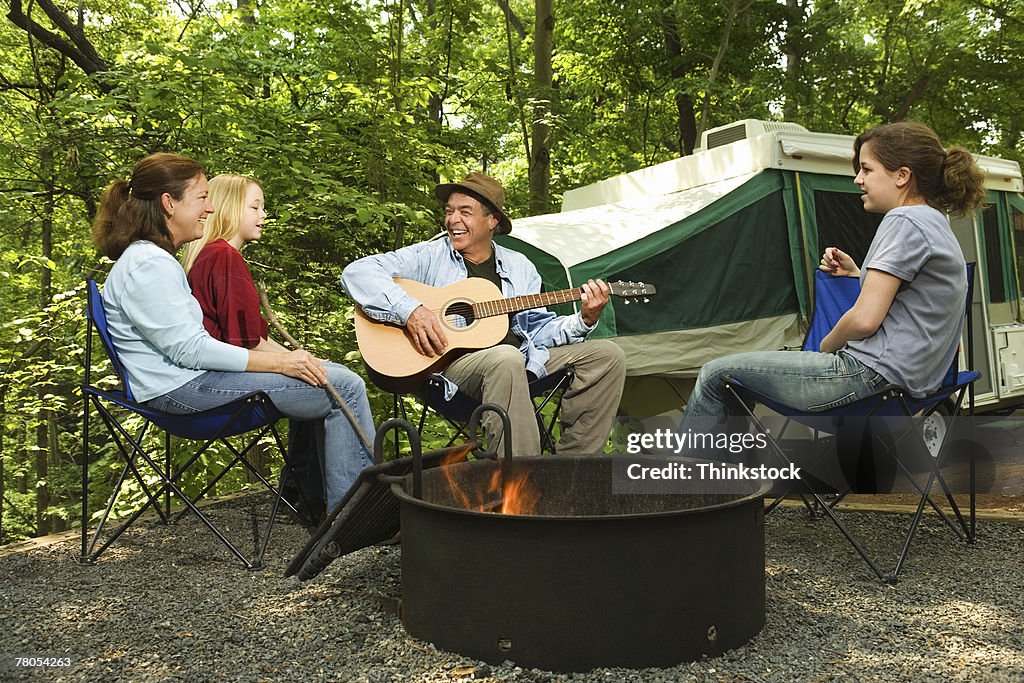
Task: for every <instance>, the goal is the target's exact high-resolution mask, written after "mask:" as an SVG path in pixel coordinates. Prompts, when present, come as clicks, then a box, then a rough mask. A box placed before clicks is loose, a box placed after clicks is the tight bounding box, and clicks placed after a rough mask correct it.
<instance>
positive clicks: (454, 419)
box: [394, 364, 576, 455]
mask: <svg viewBox="0 0 1024 683" xmlns="http://www.w3.org/2000/svg"><path fill="white" fill-rule="evenodd" d="M575 377H576V368H575V367H574V366H573V365H571V364H569V365H565V366H563V367H561V368H559V369H558V370H556V371H554V372H552V373H549V374H547V375H545V376H544V377H541V378H539V379H535V380H533V381H532V382H530V398H531V399H533V405H534V411H533V414H534V416H536V418H537V429H538V431H539V432H540V446H541V451H547V452H548V453H554V452H555V437H554V430H555V425H557V424H558V416H559V415H560V414H561V411H562V397H563V396H564V394H565V390H566V389H568V388H569V386H570V385H571V384H572V381H573V379H575ZM448 385H449V380H447V379H446V378H445V377H444V375H442V374H440V373H434V374H431V375H428V376H427V378H426V379H425V381H424V382H423V385H422V387H421V388H420V389H419V390H418V391H416V392H414V395H415V396H416V397H417V398H418V399H419V401H420V403H421V405H422V408H421V410H420V416H419V420H417V421H416V423H417V427H416V431H417V432H418V433H419V434H422V433H423V426H424V424H425V423H426V420H427V415H429V414H430V411H431V410H433V411H434V412H435V413H437V414H438V415H440V416H441V417H443V418H444V419H445V420H446V421H447V422H448V424H449V425H450V426H451V427H452V428H453V429H454V430H455V431H454V433H453V434H452V436H451V438H450V439H448V443H446V444H445V448H447V447H448V446H451V445H452V444H453V443H455V441H456V440H457V439H458V438H459V437H460V436H461V437H463V438H465V439H466V440H471V439H470V436H469V434H468V433H467V431H466V429H467V427H468V426H469V420H470V416H471V415H472V414H473V411H474V410H476V409H477V408H478V407H479V406H480V405H481V403H480V401H478V400H477V399H475V398H473V397H472V396H470V395H469V394H467V393H465V392H463V391H459V390H456V391H455V393H454V395H451V396H450V397H449V396H448V395H447V394H450V393H451V392H450V391H448V390H447V389H448ZM551 402H554V405H555V408H554V411H552V413H551V416H550V417H548V418H547V419H545V416H544V415H543V410H544V408H545V407H547V405H548V404H549V403H551ZM394 415H395V417H401V418H402V419H404V420H406V421H411V420H409V416H408V410H407V409H406V407H405V403H404V402H403V401H402V396H401V395H400V394H395V395H394ZM537 455H540V454H539V453H538V454H537Z"/></svg>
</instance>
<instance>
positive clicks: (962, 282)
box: [847, 205, 967, 397]
mask: <svg viewBox="0 0 1024 683" xmlns="http://www.w3.org/2000/svg"><path fill="white" fill-rule="evenodd" d="M868 269H874V270H880V271H883V272H886V273H889V274H890V275H895V276H896V277H898V278H899V279H900V280H902V281H903V282H902V283H901V284H900V287H899V289H898V290H897V291H896V297H895V298H894V299H893V302H892V306H890V308H889V312H888V313H887V314H886V316H885V319H884V320H883V321H882V325H881V327H879V328H878V331H877V332H875V334H873V335H871V336H870V337H868V338H867V339H862V340H860V341H852V342H849V343H848V344H847V349H848V351H849V352H850V354H851V355H852V356H853V357H855V358H856V359H858V360H859V361H860V362H862V363H864V364H865V365H867V366H868V367H870V368H872V369H873V370H874V371H875V372H877V373H878V374H880V375H882V376H883V377H885V378H886V379H887V380H889V382H891V383H893V384H897V385H899V386H901V387H903V388H904V389H906V390H907V391H909V392H910V395H911V396H915V397H920V396H924V395H925V394H927V393H930V392H932V391H935V390H936V389H938V388H939V386H940V385H941V384H942V379H943V377H945V375H946V372H947V371H948V370H949V366H950V364H951V363H952V362H953V356H954V355H955V354H956V351H957V346H958V345H959V344H960V335H961V333H962V332H963V322H964V305H965V303H966V301H967V266H966V264H965V262H964V255H963V252H962V251H961V250H960V245H959V243H958V242H957V241H956V237H955V236H954V235H953V230H952V229H951V228H950V226H949V221H948V220H947V219H946V216H945V215H943V214H942V213H941V212H940V211H938V210H937V209H934V208H932V207H930V206H925V205H916V206H901V207H898V208H895V209H892V210H891V211H889V212H888V213H887V214H885V218H884V219H883V220H882V224H881V225H879V226H878V232H877V233H875V238H874V239H873V240H872V241H871V247H870V248H869V249H868V254H867V256H866V257H865V258H864V265H863V266H861V273H860V281H861V286H863V285H864V278H865V276H866V275H867V272H868Z"/></svg>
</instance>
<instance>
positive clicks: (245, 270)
mask: <svg viewBox="0 0 1024 683" xmlns="http://www.w3.org/2000/svg"><path fill="white" fill-rule="evenodd" d="M188 284H189V286H191V287H192V295H193V296H194V297H195V298H196V300H197V301H198V302H199V306H200V307H201V308H202V309H203V326H204V327H205V328H206V331H207V332H209V333H210V336H211V337H213V338H214V339H219V340H221V341H223V342H227V343H228V344H234V345H236V346H244V347H245V348H247V349H251V348H253V347H254V346H256V345H257V344H259V343H260V340H261V339H266V337H267V334H268V331H269V330H268V327H267V321H266V320H264V319H263V316H262V315H260V300H259V295H258V294H257V293H256V285H255V283H254V282H253V279H252V274H251V273H250V272H249V266H248V265H247V264H246V262H245V259H244V258H242V255H241V254H240V253H239V251H238V250H237V249H235V248H234V247H233V246H231V245H230V244H228V243H227V242H225V241H224V240H217V241H215V242H210V243H209V244H207V245H206V246H205V247H203V250H202V251H200V252H199V256H198V257H196V261H195V263H194V264H193V265H192V268H191V270H189V272H188Z"/></svg>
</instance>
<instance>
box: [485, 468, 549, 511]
mask: <svg viewBox="0 0 1024 683" xmlns="http://www.w3.org/2000/svg"><path fill="white" fill-rule="evenodd" d="M529 478H530V472H529V471H526V470H524V471H522V472H520V473H519V474H517V475H513V476H512V477H510V479H509V481H508V482H506V483H505V486H504V490H502V485H501V470H500V469H497V470H494V474H492V475H491V484H490V486H489V487H488V492H490V493H492V494H500V496H501V510H500V511H499V512H500V513H501V514H503V515H529V514H533V509H534V507H536V505H537V501H538V500H540V494H539V493H537V490H536V489H534V488H533V487H532V486H530V485H529V483H528V480H529Z"/></svg>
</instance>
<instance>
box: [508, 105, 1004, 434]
mask: <svg viewBox="0 0 1024 683" xmlns="http://www.w3.org/2000/svg"><path fill="white" fill-rule="evenodd" d="M701 142H702V148H701V149H700V150H698V151H697V152H695V153H694V154H693V155H692V156H688V157H683V158H680V159H674V160H672V161H668V162H665V163H663V164H659V165H657V166H652V167H650V168H645V169H642V170H639V171H635V172H633V173H627V174H625V175H621V176H616V177H614V178H609V179H608V180H604V181H601V182H598V183H594V184H592V185H587V186H585V187H581V188H578V189H575V190H571V191H569V192H567V193H566V194H565V197H564V201H563V205H562V211H561V212H560V213H557V214H550V215H545V216H533V217H529V218H523V219H519V220H516V221H513V230H512V234H511V235H509V236H508V237H503V238H501V240H500V241H501V242H503V243H504V244H506V245H507V246H509V247H512V248H514V249H517V250H519V251H522V252H524V253H525V254H526V255H527V256H529V257H530V258H531V259H532V260H533V261H534V263H535V264H536V265H537V267H538V270H539V271H540V273H541V277H542V278H543V280H544V284H545V287H546V288H547V289H562V288H566V287H570V286H573V285H579V284H580V283H581V282H584V281H586V280H587V279H588V278H597V277H600V278H603V279H605V280H612V281H614V280H626V281H630V280H632V281H644V282H647V283H650V284H653V285H655V286H656V287H657V290H658V293H657V295H656V296H655V297H653V298H652V299H651V300H650V302H649V303H646V304H637V303H628V304H627V303H623V302H622V301H614V302H613V303H612V304H610V305H609V307H608V308H607V309H606V312H605V314H604V315H603V316H602V321H601V325H600V328H599V329H598V330H596V331H595V332H594V335H595V336H598V337H610V338H613V339H614V340H615V342H616V343H618V344H619V345H620V346H621V347H622V348H623V349H624V350H625V352H626V358H627V364H628V365H627V367H628V369H627V372H628V375H629V381H628V385H627V394H626V396H625V398H624V403H625V405H624V408H625V409H626V411H627V412H628V413H630V414H633V415H638V414H647V415H653V414H657V413H660V412H665V411H667V410H671V409H672V408H673V407H675V408H678V407H679V405H681V403H682V399H683V398H684V397H685V396H687V395H688V393H689V389H690V386H691V385H692V381H693V378H694V377H696V374H697V372H698V371H699V370H700V367H701V365H703V364H704V363H705V362H706V361H708V360H710V359H712V358H717V357H719V356H722V355H725V354H729V353H737V352H741V351H751V350H770V349H781V348H798V347H799V346H800V343H801V341H802V338H803V333H804V330H805V329H806V324H807V319H808V316H809V313H810V311H811V308H812V303H813V301H812V297H813V295H814V293H813V291H812V289H811V287H810V286H809V283H811V282H813V271H814V269H815V268H816V267H817V262H818V259H819V258H820V254H821V251H822V249H823V248H824V247H826V246H829V245H835V246H838V247H841V248H842V249H843V250H844V251H847V252H848V253H850V254H851V255H852V256H853V257H854V259H855V260H856V261H857V262H858V263H859V262H861V260H862V259H863V257H864V254H865V253H866V251H867V247H868V244H869V243H870V241H871V236H872V235H873V234H874V230H875V228H877V226H878V223H879V222H880V220H881V216H879V215H876V214H869V213H867V212H865V211H864V210H863V208H862V206H861V201H860V191H859V190H858V188H857V187H856V186H855V185H854V184H853V176H854V171H853V165H852V156H853V137H851V136H847V135H832V134H826V133H812V132H808V131H807V130H806V129H804V128H803V127H802V126H799V125H796V124H791V123H773V122H761V121H740V122H737V123H735V124H733V125H730V126H724V127H721V128H717V129H714V130H711V131H708V132H706V133H705V134H704V136H703V137H702V141H701ZM977 160H978V163H979V164H980V165H981V167H982V169H983V170H984V171H985V173H986V186H987V188H988V202H989V203H988V204H987V205H986V207H985V208H984V209H983V210H979V211H978V212H977V213H976V215H974V216H970V217H967V218H963V219H954V220H953V230H954V232H955V233H956V235H957V237H958V239H959V240H960V243H961V246H962V247H963V251H964V255H965V256H966V258H967V260H968V261H977V262H978V276H977V281H976V286H975V295H974V329H973V330H972V334H973V341H974V345H973V348H974V367H975V368H977V369H980V370H981V371H982V375H983V376H982V379H981V381H979V382H978V385H977V397H976V404H977V405H978V406H989V407H996V406H1000V407H1002V406H1007V405H1012V404H1017V403H1020V404H1024V317H1022V311H1021V306H1022V299H1021V296H1022V294H1021V292H1022V290H1024V286H1022V281H1021V279H1020V277H1021V274H1022V272H1024V268H1019V267H1018V261H1017V258H1016V256H1015V254H1019V255H1020V256H1021V258H1022V259H1024V196H1022V195H1021V192H1022V190H1024V184H1022V179H1021V170H1020V166H1019V165H1018V164H1017V163H1016V162H1012V161H1006V160H1003V159H996V158H993V157H986V156H978V157H977Z"/></svg>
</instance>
